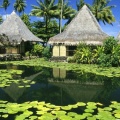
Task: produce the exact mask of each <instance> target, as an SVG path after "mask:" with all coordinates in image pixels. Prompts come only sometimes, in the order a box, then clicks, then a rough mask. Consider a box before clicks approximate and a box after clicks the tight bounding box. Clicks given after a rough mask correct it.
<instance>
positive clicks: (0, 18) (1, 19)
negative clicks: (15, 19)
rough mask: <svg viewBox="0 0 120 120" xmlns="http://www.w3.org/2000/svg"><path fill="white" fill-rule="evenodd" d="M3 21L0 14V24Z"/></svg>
mask: <svg viewBox="0 0 120 120" xmlns="http://www.w3.org/2000/svg"><path fill="white" fill-rule="evenodd" d="M2 22H3V18H2V16H0V24H1V23H2Z"/></svg>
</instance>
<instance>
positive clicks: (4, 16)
mask: <svg viewBox="0 0 120 120" xmlns="http://www.w3.org/2000/svg"><path fill="white" fill-rule="evenodd" d="M9 15H10V14H7V15H2V18H3V20H5V19H6V17H8V16H9Z"/></svg>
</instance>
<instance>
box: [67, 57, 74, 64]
mask: <svg viewBox="0 0 120 120" xmlns="http://www.w3.org/2000/svg"><path fill="white" fill-rule="evenodd" d="M67 62H68V63H74V62H75V58H74V57H68V58H67Z"/></svg>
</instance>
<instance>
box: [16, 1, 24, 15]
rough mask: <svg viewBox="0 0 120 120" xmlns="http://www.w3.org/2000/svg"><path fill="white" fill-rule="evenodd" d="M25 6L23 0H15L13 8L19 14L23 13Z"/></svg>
mask: <svg viewBox="0 0 120 120" xmlns="http://www.w3.org/2000/svg"><path fill="white" fill-rule="evenodd" d="M25 7H26V1H25V0H16V1H15V3H14V9H15V11H17V12H18V13H19V15H20V13H21V12H23V13H24V10H25Z"/></svg>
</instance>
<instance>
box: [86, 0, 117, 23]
mask: <svg viewBox="0 0 120 120" xmlns="http://www.w3.org/2000/svg"><path fill="white" fill-rule="evenodd" d="M109 3H110V0H94V1H93V4H92V5H88V6H89V8H90V10H91V11H92V13H93V14H94V15H95V17H96V19H97V21H98V22H99V21H102V22H103V23H104V24H106V23H108V24H112V23H113V22H115V17H114V15H113V13H112V10H111V9H112V8H114V7H115V6H113V5H112V6H109Z"/></svg>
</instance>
